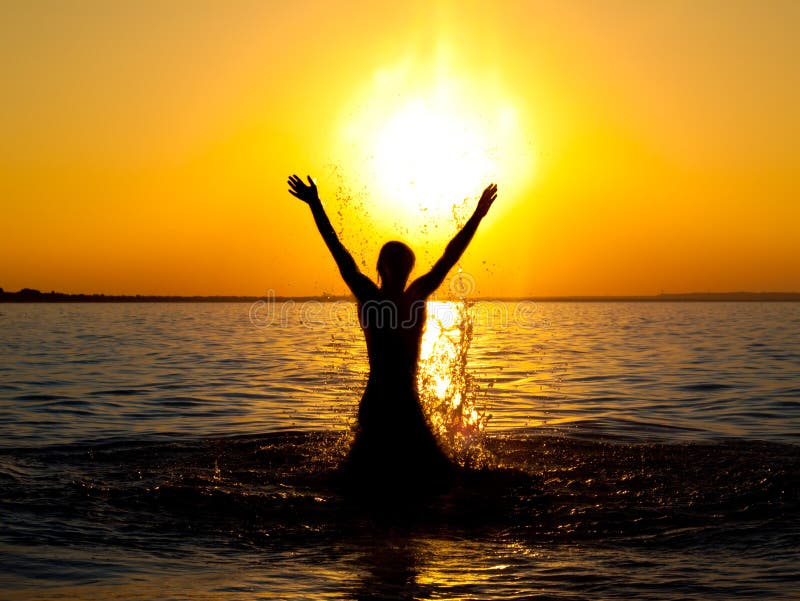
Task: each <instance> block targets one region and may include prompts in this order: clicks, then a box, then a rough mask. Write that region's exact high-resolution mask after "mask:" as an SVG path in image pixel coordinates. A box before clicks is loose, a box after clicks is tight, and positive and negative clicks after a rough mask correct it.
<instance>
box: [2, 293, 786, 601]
mask: <svg viewBox="0 0 800 601" xmlns="http://www.w3.org/2000/svg"><path fill="white" fill-rule="evenodd" d="M429 314H430V317H429V322H428V324H427V331H426V336H425V339H424V340H423V359H422V362H421V368H420V375H419V385H420V390H421V393H422V397H423V400H424V406H425V409H426V411H427V414H428V417H429V420H430V422H431V427H432V428H433V429H434V430H435V431H436V433H437V435H438V436H439V437H440V441H441V443H442V445H443V446H444V447H445V448H447V449H448V452H450V453H451V455H452V457H453V458H454V460H455V461H457V462H458V463H460V464H461V465H463V466H465V468H464V472H463V476H462V477H461V478H460V479H459V480H458V481H457V482H456V483H454V484H453V485H452V486H451V487H449V488H448V489H447V490H445V491H443V492H440V493H437V494H435V495H415V494H413V493H414V491H409V494H408V497H407V498H406V497H402V498H401V499H397V498H395V499H383V498H380V497H379V496H375V497H364V496H360V495H353V494H352V493H351V492H348V491H346V490H343V489H342V488H341V487H340V486H339V485H338V484H337V482H338V480H337V478H336V474H337V473H338V472H337V467H338V466H339V465H340V463H341V461H342V459H343V458H344V457H345V455H346V453H347V449H348V445H349V442H350V440H351V428H352V425H353V421H354V418H355V414H356V409H357V406H358V401H359V398H360V394H361V391H362V390H363V387H364V384H365V381H366V376H367V365H366V353H365V349H364V343H363V339H362V337H361V333H360V330H359V327H358V323H357V320H356V318H355V308H354V306H353V305H352V304H349V303H316V302H308V303H286V304H275V303H260V304H255V305H248V304H244V303H231V304H222V303H220V304H214V303H209V304H205V303H169V304H160V303H153V304H135V303H130V304H128V303H121V304H116V303H108V304H3V305H0V598H2V599H9V600H15V599H112V598H119V599H489V600H491V599H531V598H547V599H549V598H556V599H611V598H620V599H621V598H625V599H723V598H724V599H736V598H758V599H792V598H794V599H797V598H800V593H798V591H800V303H716V302H714V303H532V302H517V303H491V302H480V303H475V304H465V303H431V304H430V305H429Z"/></svg>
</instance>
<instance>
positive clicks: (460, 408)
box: [417, 301, 491, 466]
mask: <svg viewBox="0 0 800 601" xmlns="http://www.w3.org/2000/svg"><path fill="white" fill-rule="evenodd" d="M471 341H472V313H471V303H469V302H467V301H455V302H438V301H431V302H429V303H428V320H427V322H426V324H425V332H424V334H423V337H422V349H421V354H420V362H419V371H418V374H417V387H418V389H419V394H420V399H421V401H422V405H423V409H424V410H425V413H426V415H427V416H428V420H429V422H430V425H431V428H432V429H433V431H434V433H435V434H436V435H437V437H438V439H439V441H440V443H442V445H443V446H444V447H445V449H446V450H447V451H448V453H449V454H450V455H451V457H452V458H453V459H454V460H455V461H457V462H458V463H459V464H461V465H465V466H483V465H486V464H487V463H489V461H490V457H491V455H490V453H489V452H488V451H487V450H486V449H485V447H484V445H483V436H484V430H485V428H486V424H487V422H488V421H489V419H490V417H491V416H490V415H489V414H488V413H487V412H486V411H485V409H483V408H480V407H478V405H477V403H476V397H477V393H478V385H477V382H476V381H475V379H474V378H473V377H472V376H471V375H470V373H469V372H468V370H467V353H468V351H469V347H470V343H471Z"/></svg>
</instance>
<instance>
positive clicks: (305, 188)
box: [288, 175, 319, 205]
mask: <svg viewBox="0 0 800 601" xmlns="http://www.w3.org/2000/svg"><path fill="white" fill-rule="evenodd" d="M306 177H307V178H308V185H306V184H305V182H304V181H303V180H302V179H300V178H299V177H298V176H296V175H290V176H289V180H288V184H289V194H291V195H292V196H294V197H295V198H299V199H300V200H302V201H303V202H304V203H306V204H308V205H312V204H315V203H318V202H319V194H318V193H317V184H315V183H314V180H312V179H311V176H310V175H307V176H306Z"/></svg>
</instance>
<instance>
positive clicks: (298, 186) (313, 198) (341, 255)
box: [288, 175, 376, 301]
mask: <svg viewBox="0 0 800 601" xmlns="http://www.w3.org/2000/svg"><path fill="white" fill-rule="evenodd" d="M307 177H308V185H306V184H305V183H304V182H303V180H302V179H300V178H299V177H298V176H296V175H291V176H289V181H288V183H289V194H291V195H292V196H294V197H296V198H299V199H300V200H302V201H303V202H304V203H306V204H307V205H308V206H309V207H311V214H312V215H313V216H314V222H315V223H316V224H317V229H318V230H319V233H320V234H321V235H322V239H323V240H325V244H326V245H327V247H328V250H329V251H331V254H332V255H333V258H334V260H335V261H336V265H337V266H338V267H339V273H341V274H342V279H344V281H345V283H346V284H347V286H348V288H350V290H351V291H352V292H353V294H354V295H355V296H356V298H357V299H358V300H360V301H361V300H364V299H365V298H367V297H368V296H370V295H371V293H372V292H373V291H374V290H375V288H376V286H375V284H374V283H373V282H372V280H370V279H369V278H368V277H367V276H365V275H364V274H363V273H361V271H359V269H358V266H357V265H356V262H355V260H354V259H353V256H352V255H351V254H350V253H349V252H348V251H347V249H346V248H345V247H344V245H343V244H342V243H341V241H340V240H339V236H337V235H336V231H335V230H334V229H333V225H331V221H330V219H328V215H327V214H326V213H325V209H324V208H323V206H322V201H321V200H320V199H319V193H318V192H317V185H316V184H315V183H314V181H313V180H312V179H311V176H310V175H309V176H307Z"/></svg>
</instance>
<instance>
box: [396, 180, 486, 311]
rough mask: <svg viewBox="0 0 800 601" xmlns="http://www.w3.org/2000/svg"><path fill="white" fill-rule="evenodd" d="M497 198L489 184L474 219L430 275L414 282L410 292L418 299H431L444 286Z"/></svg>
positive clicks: (448, 247) (463, 229)
mask: <svg viewBox="0 0 800 601" xmlns="http://www.w3.org/2000/svg"><path fill="white" fill-rule="evenodd" d="M495 198H497V185H496V184H489V185H488V186H487V187H486V189H485V190H484V191H483V194H482V195H481V199H480V200H479V201H478V206H477V207H476V208H475V212H474V213H473V214H472V217H470V218H469V220H468V221H467V223H465V224H464V227H462V228H461V231H459V232H458V233H457V234H456V235H455V236H454V237H453V239H452V240H451V241H450V243H449V244H448V245H447V248H445V251H444V254H443V255H442V257H441V258H440V259H439V260H438V261H436V263H435V264H434V266H433V267H432V268H431V270H430V271H429V272H428V273H426V274H425V275H423V276H420V277H419V278H417V279H416V280H414V282H413V283H412V284H411V286H409V290H410V291H412V292H413V294H414V295H415V296H416V297H417V298H427V297H429V296H430V295H431V294H433V293H434V291H435V290H436V289H437V288H438V287H439V286H441V285H442V282H443V281H444V278H445V277H446V276H447V273H448V272H449V271H450V270H451V269H452V268H453V266H454V265H455V264H456V263H457V262H458V260H459V259H460V258H461V255H462V254H464V251H465V250H466V248H467V245H468V244H469V243H470V240H472V237H473V236H474V235H475V232H476V231H477V229H478V225H479V224H480V222H481V219H483V218H484V217H486V214H487V213H488V212H489V207H491V206H492V203H493V202H494V200H495Z"/></svg>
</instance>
